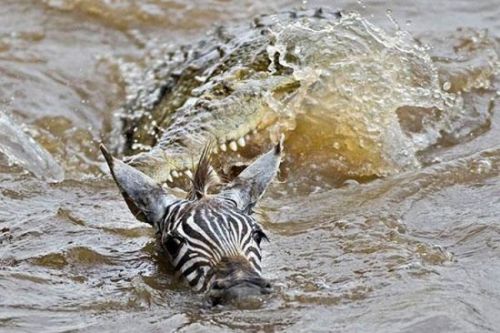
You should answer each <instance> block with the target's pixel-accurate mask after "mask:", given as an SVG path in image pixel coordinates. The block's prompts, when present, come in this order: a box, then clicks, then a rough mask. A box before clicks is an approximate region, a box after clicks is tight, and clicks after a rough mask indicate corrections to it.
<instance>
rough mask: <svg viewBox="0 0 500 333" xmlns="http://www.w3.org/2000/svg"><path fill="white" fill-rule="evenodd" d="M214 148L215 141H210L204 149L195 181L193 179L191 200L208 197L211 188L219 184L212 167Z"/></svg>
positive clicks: (189, 195) (190, 192)
mask: <svg viewBox="0 0 500 333" xmlns="http://www.w3.org/2000/svg"><path fill="white" fill-rule="evenodd" d="M213 146H214V141H213V140H210V141H209V142H208V143H207V145H206V146H205V148H203V151H202V153H201V156H200V160H199V161H198V166H197V167H196V171H195V172H194V176H193V179H191V189H190V190H189V193H188V199H190V200H195V199H201V198H203V197H205V196H207V194H208V190H209V189H210V187H211V186H213V185H216V184H217V183H219V177H218V176H217V174H216V172H215V171H214V169H213V168H212V165H211V162H212V149H213Z"/></svg>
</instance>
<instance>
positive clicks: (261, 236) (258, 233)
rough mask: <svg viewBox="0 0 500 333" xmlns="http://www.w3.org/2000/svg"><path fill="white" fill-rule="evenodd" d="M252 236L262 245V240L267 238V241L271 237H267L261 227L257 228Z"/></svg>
mask: <svg viewBox="0 0 500 333" xmlns="http://www.w3.org/2000/svg"><path fill="white" fill-rule="evenodd" d="M252 237H253V239H254V240H255V242H256V243H257V245H259V246H260V242H261V241H262V240H263V239H265V240H266V241H268V242H269V238H267V235H266V234H265V233H264V231H262V230H261V229H255V230H254V231H253V233H252Z"/></svg>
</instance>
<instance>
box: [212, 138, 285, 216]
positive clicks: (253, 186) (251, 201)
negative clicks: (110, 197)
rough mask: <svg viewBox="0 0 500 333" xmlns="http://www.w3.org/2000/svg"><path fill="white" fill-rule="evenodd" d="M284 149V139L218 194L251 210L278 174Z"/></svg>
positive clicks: (243, 208) (245, 209)
mask: <svg viewBox="0 0 500 333" xmlns="http://www.w3.org/2000/svg"><path fill="white" fill-rule="evenodd" d="M282 151H283V139H281V140H280V142H279V143H278V144H277V145H276V146H274V147H273V148H272V149H271V150H270V151H269V152H267V153H266V154H264V155H262V156H260V157H259V158H258V159H256V160H255V161H254V162H253V163H252V164H250V165H249V166H248V167H247V168H246V169H245V170H243V171H242V172H241V173H240V174H239V175H238V177H236V178H235V179H234V180H233V181H232V182H231V183H229V184H228V185H227V186H226V187H225V188H224V189H222V191H221V192H220V193H219V194H218V196H220V197H223V198H226V199H230V200H232V201H234V202H235V204H236V206H237V207H238V208H239V209H241V210H244V211H247V212H251V211H252V208H253V207H254V206H255V204H256V203H257V201H258V200H259V199H260V198H261V197H262V195H264V192H265V191H266V189H267V187H268V186H269V184H270V183H271V181H272V180H273V178H274V177H275V176H276V173H277V172H278V169H279V165H280V162H281V153H282Z"/></svg>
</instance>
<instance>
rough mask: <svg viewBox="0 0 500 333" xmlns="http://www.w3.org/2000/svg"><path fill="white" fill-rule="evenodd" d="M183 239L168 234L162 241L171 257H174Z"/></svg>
mask: <svg viewBox="0 0 500 333" xmlns="http://www.w3.org/2000/svg"><path fill="white" fill-rule="evenodd" d="M184 241H185V240H184V238H182V237H181V236H180V235H177V234H174V233H168V234H167V235H166V236H165V239H164V240H163V245H164V246H165V248H166V249H167V251H168V253H170V254H171V255H176V254H177V253H178V252H179V250H180V249H181V246H182V244H183V243H184Z"/></svg>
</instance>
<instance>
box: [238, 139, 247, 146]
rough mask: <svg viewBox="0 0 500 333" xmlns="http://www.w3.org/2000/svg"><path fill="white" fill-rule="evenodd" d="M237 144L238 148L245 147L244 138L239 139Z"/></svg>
mask: <svg viewBox="0 0 500 333" xmlns="http://www.w3.org/2000/svg"><path fill="white" fill-rule="evenodd" d="M238 144H239V145H240V147H245V145H246V142H245V138H244V137H241V138H239V139H238Z"/></svg>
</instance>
